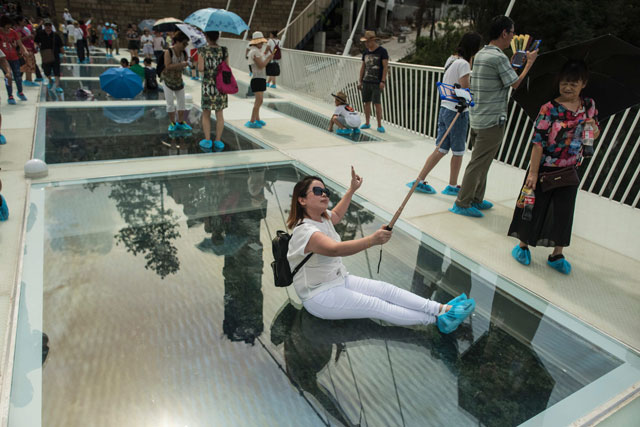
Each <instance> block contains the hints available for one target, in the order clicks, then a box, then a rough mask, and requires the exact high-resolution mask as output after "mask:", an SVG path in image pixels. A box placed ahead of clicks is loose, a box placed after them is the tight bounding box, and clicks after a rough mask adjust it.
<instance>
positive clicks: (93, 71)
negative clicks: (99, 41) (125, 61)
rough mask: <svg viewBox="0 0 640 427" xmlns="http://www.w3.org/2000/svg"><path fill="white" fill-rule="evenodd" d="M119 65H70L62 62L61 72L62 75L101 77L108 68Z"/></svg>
mask: <svg viewBox="0 0 640 427" xmlns="http://www.w3.org/2000/svg"><path fill="white" fill-rule="evenodd" d="M116 66H119V65H115V64H114V65H68V64H62V65H61V66H60V72H61V74H62V77H100V74H102V73H104V72H105V71H106V70H107V69H109V68H113V67H116Z"/></svg>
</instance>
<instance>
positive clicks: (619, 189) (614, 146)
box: [223, 39, 640, 208]
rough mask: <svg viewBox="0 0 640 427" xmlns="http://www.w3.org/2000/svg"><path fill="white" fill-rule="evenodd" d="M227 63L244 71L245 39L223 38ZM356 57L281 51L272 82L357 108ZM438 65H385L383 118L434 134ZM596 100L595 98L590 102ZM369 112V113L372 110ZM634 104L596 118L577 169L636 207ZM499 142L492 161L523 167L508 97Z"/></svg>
mask: <svg viewBox="0 0 640 427" xmlns="http://www.w3.org/2000/svg"><path fill="white" fill-rule="evenodd" d="M223 44H225V45H227V46H228V47H229V51H230V61H231V65H232V66H233V67H236V68H238V69H241V70H246V69H247V62H246V60H245V58H244V51H245V48H246V43H242V42H240V41H238V40H232V39H225V40H224V41H223ZM361 66H362V61H361V60H360V58H353V57H343V56H338V55H329V54H323V53H315V52H308V51H301V50H292V49H283V52H282V59H281V60H280V70H281V74H280V76H279V77H278V85H279V86H283V87H286V88H288V89H291V90H294V91H296V92H299V93H301V94H302V95H304V96H307V97H311V98H313V99H315V100H318V101H322V102H324V103H327V104H329V105H333V102H334V101H333V97H332V96H331V93H335V92H336V91H338V90H341V91H343V92H345V93H346V94H347V96H348V97H349V102H350V104H351V105H352V106H353V107H354V108H355V109H356V110H358V111H363V109H364V106H363V103H362V97H361V94H360V91H359V90H358V88H357V84H358V77H359V73H360V67H361ZM442 74H443V68H442V67H429V66H421V65H413V64H402V63H397V62H390V63H389V74H388V76H387V85H386V88H385V90H384V93H383V97H382V110H383V118H384V121H385V122H386V123H388V124H390V125H393V126H397V127H400V128H403V129H405V130H408V131H411V132H414V133H416V134H417V135H423V136H426V137H431V138H435V137H436V132H437V122H438V110H439V108H440V99H439V97H438V93H437V90H436V82H438V81H440V80H441V79H442ZM596 103H597V100H596ZM373 113H374V114H375V112H373ZM639 121H640V108H639V107H637V106H636V107H633V108H630V109H627V110H625V111H623V112H620V113H618V114H616V115H614V116H612V117H610V118H608V119H607V120H605V121H602V122H601V129H602V133H601V136H600V138H599V139H598V141H596V146H595V153H594V156H593V157H592V158H590V159H586V160H585V162H584V163H583V166H582V167H581V173H582V182H581V189H582V190H584V191H588V192H590V193H593V194H596V195H598V196H601V197H604V198H607V199H609V200H612V201H615V202H619V203H621V204H624V205H627V206H632V207H634V208H640V149H639V148H638V146H639V145H640V123H639ZM506 126H507V127H506V130H505V136H504V140H503V144H502V146H501V148H500V150H499V152H498V154H497V155H496V160H497V161H499V162H501V163H504V164H507V165H511V166H514V167H517V168H520V169H526V168H527V167H528V165H529V158H530V146H531V144H530V141H531V138H532V135H533V122H532V120H530V119H529V118H528V117H527V115H526V114H525V113H524V110H523V109H522V108H520V106H519V105H518V104H517V103H515V102H514V101H513V99H511V100H510V101H509V112H508V120H507V125H506Z"/></svg>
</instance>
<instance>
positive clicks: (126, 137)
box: [34, 105, 268, 164]
mask: <svg viewBox="0 0 640 427" xmlns="http://www.w3.org/2000/svg"><path fill="white" fill-rule="evenodd" d="M201 117H202V113H201V112H200V110H199V109H197V108H195V107H194V108H191V110H190V111H189V114H188V116H187V123H189V124H190V125H191V126H192V127H193V130H192V131H191V132H184V131H181V132H168V131H167V127H168V125H169V118H168V116H167V111H166V108H165V106H164V105H154V106H145V105H139V106H127V107H122V106H116V107H86V108H56V107H46V108H40V109H39V110H38V124H37V126H38V129H39V131H38V134H37V135H38V136H37V139H36V144H35V154H34V156H35V158H38V159H41V160H44V161H45V162H46V163H48V164H54V163H70V162H90V161H101V160H116V159H129V158H139V157H156V156H173V155H184V154H197V153H202V150H201V149H200V146H199V145H198V143H199V141H200V140H202V139H203V138H204V134H203V133H202V126H201ZM215 123H216V122H215V119H212V121H211V129H212V130H214V131H215ZM222 141H223V142H224V143H225V148H224V150H223V151H225V152H226V151H240V150H255V149H263V148H268V147H267V146H266V145H264V144H262V143H261V142H259V141H257V140H255V139H253V138H251V137H249V136H247V135H246V134H244V133H243V132H242V131H239V130H237V129H236V128H234V127H233V126H231V125H229V124H226V123H225V128H224V131H223V133H222Z"/></svg>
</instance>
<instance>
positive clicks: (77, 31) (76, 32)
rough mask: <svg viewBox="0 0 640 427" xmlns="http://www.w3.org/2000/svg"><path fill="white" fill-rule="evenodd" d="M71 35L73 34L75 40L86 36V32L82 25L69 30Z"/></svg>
mask: <svg viewBox="0 0 640 427" xmlns="http://www.w3.org/2000/svg"><path fill="white" fill-rule="evenodd" d="M69 35H70V36H71V35H72V36H73V39H74V40H75V41H78V40H82V39H83V38H84V33H83V32H82V28H80V27H78V28H76V27H73V30H72V31H70V32H69Z"/></svg>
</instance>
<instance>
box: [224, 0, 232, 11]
mask: <svg viewBox="0 0 640 427" xmlns="http://www.w3.org/2000/svg"><path fill="white" fill-rule="evenodd" d="M230 5H231V0H229V1H227V8H226V9H225V10H229V6H230Z"/></svg>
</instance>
